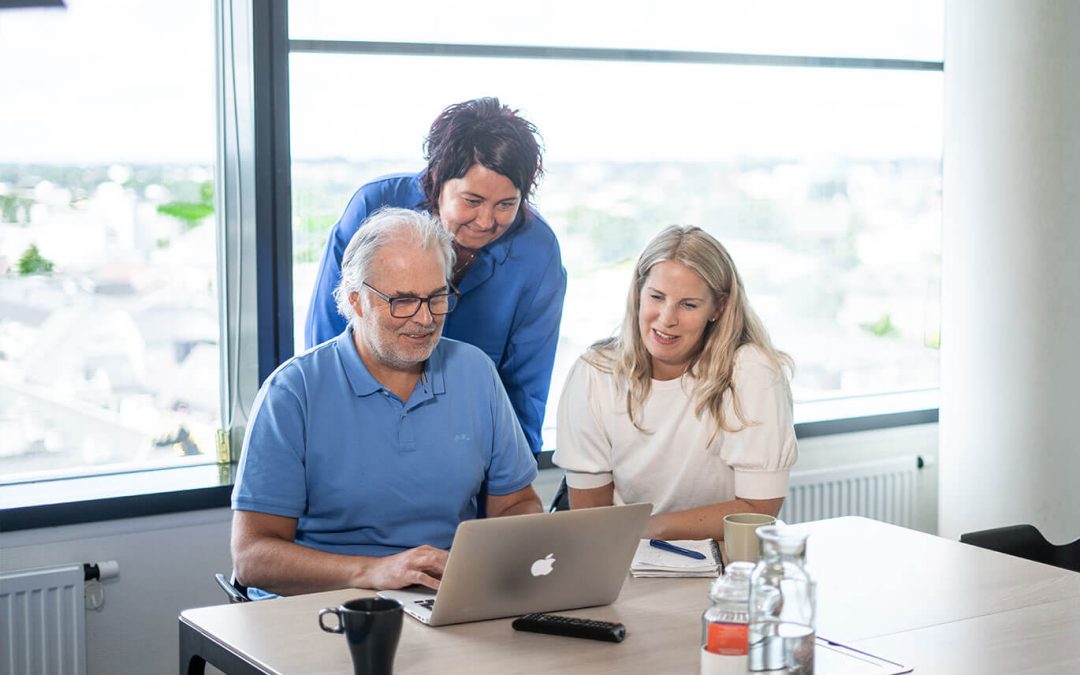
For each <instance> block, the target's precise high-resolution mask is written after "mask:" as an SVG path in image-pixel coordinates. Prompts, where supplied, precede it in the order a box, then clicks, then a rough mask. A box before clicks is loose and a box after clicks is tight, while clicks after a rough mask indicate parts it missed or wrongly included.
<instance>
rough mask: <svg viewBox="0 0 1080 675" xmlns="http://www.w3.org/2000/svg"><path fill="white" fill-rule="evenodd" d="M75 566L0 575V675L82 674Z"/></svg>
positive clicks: (82, 617)
mask: <svg viewBox="0 0 1080 675" xmlns="http://www.w3.org/2000/svg"><path fill="white" fill-rule="evenodd" d="M84 575H85V572H84V569H83V566H82V565H81V564H73V565H65V566H63V567H50V568H45V569H37V570H25V571H20V572H5V573H3V574H0V675H38V674H39V673H42V674H47V675H85V673H86V609H85V604H84V600H83V592H84V581H83V580H84V578H85V576H84Z"/></svg>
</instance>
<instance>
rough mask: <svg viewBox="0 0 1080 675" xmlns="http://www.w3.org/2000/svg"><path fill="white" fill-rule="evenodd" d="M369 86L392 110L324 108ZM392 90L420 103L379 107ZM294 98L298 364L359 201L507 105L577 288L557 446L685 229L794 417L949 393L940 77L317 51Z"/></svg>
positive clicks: (565, 332) (556, 388)
mask: <svg viewBox="0 0 1080 675" xmlns="http://www.w3.org/2000/svg"><path fill="white" fill-rule="evenodd" d="M361 80H362V81H363V82H364V89H365V90H366V91H373V92H381V93H380V95H379V100H380V102H381V105H369V104H365V101H364V100H362V99H361V96H360V95H359V94H357V95H356V100H350V94H349V93H348V92H344V93H343V92H342V89H343V88H342V87H340V86H338V87H337V91H336V92H335V104H334V105H326V104H325V103H326V99H325V96H324V93H325V92H326V91H328V90H330V89H333V88H334V84H333V83H335V82H338V83H341V82H356V81H361ZM400 81H406V82H420V81H423V82H425V83H427V84H426V85H425V86H424V87H411V88H408V90H398V91H395V92H394V93H393V95H392V96H389V95H387V93H386V92H389V91H394V82H400ZM491 83H497V84H491ZM290 86H291V99H292V108H291V111H292V120H291V123H292V127H291V135H292V155H293V214H294V235H293V244H294V249H293V251H294V284H295V287H294V307H295V314H294V318H295V326H296V344H297V346H298V347H297V348H298V349H299V348H301V347H302V345H303V339H302V332H301V331H302V326H303V320H304V316H305V314H306V311H307V305H308V302H309V300H310V297H311V289H312V285H313V283H314V275H315V272H316V270H317V265H318V261H319V258H320V256H321V255H322V251H323V248H324V246H325V241H326V236H327V233H328V231H329V229H330V227H331V226H332V225H333V223H334V222H335V221H336V220H337V218H338V217H339V216H340V214H341V211H342V210H343V209H344V206H345V204H346V203H347V202H348V199H349V197H350V196H351V194H352V192H353V191H354V190H355V189H356V188H357V187H358V186H359V185H361V184H362V183H364V182H366V181H368V180H371V179H373V178H376V177H378V176H380V175H382V174H385V173H387V172H392V171H417V170H419V169H420V168H422V167H423V159H422V140H423V136H424V134H425V132H426V130H427V127H428V125H429V124H430V121H431V119H433V118H434V117H435V115H436V114H437V113H438V112H439V111H440V110H441V109H442V108H443V107H444V106H445V105H447V104H448V103H453V102H457V101H462V100H466V99H469V98H474V97H477V96H484V95H498V96H499V97H500V99H501V100H502V101H503V102H505V103H507V104H509V105H511V106H514V107H517V108H519V109H521V110H522V112H523V113H524V114H525V116H526V117H528V118H529V119H530V120H532V121H533V122H534V123H535V124H536V125H537V127H538V128H539V129H540V131H541V133H542V134H543V135H544V138H545V141H546V147H547V153H546V155H545V166H546V175H545V177H544V179H543V182H542V183H541V185H540V188H539V190H538V192H537V194H536V200H535V201H536V205H537V207H538V208H539V210H540V211H541V213H542V214H543V215H544V216H545V218H546V219H547V220H548V221H549V222H550V223H551V225H552V227H553V228H554V230H555V232H556V234H557V235H558V237H559V241H560V243H561V246H562V251H563V260H564V264H565V266H566V269H567V272H568V274H569V283H568V291H567V298H566V304H565V308H564V315H563V322H562V329H561V334H560V337H559V346H558V352H557V355H556V365H555V371H554V376H553V380H552V385H551V395H550V396H549V399H548V413H547V418H546V425H547V426H548V428H547V429H546V430H545V447H552V444H553V442H554V433H553V428H551V425H552V423H553V422H554V419H555V414H554V412H555V408H556V406H557V404H558V398H559V395H560V392H561V389H562V383H563V381H564V380H565V377H566V374H567V372H568V371H569V368H570V366H571V365H572V364H573V362H574V360H575V359H576V358H577V357H578V356H579V355H580V354H581V353H582V352H583V351H584V350H585V349H586V348H587V347H588V345H589V344H591V343H592V342H594V341H596V340H599V339H601V338H604V337H607V336H610V335H612V334H613V333H614V331H615V330H616V329H617V325H618V322H619V320H620V319H621V316H622V313H623V307H624V303H625V299H626V289H627V287H628V285H629V283H630V277H631V268H632V264H633V261H634V260H635V259H636V258H637V255H638V253H639V252H640V250H641V247H642V246H644V244H645V243H646V242H647V241H648V240H649V238H651V237H652V235H653V234H655V233H656V232H657V231H658V230H659V229H661V228H662V227H664V226H666V225H669V224H673V223H678V224H693V225H699V226H701V227H703V228H705V229H706V230H708V231H709V232H711V233H712V234H714V235H716V236H717V237H718V238H719V239H720V241H722V242H723V243H724V244H725V245H726V246H727V247H728V248H729V250H730V251H731V252H732V255H733V256H734V258H735V261H736V264H737V265H738V267H739V269H740V272H741V273H742V275H743V279H744V282H745V285H746V287H747V289H748V293H749V296H750V300H751V302H752V304H753V305H754V307H755V308H756V309H757V311H758V312H759V313H760V314H761V315H762V317H763V319H764V321H765V323H766V325H767V326H768V327H769V329H770V331H771V333H772V336H773V338H774V341H775V342H776V344H777V346H778V347H779V348H781V349H783V350H785V351H788V352H789V353H790V354H791V355H792V356H793V357H794V359H795V362H796V373H795V377H794V380H793V391H794V395H795V398H796V402H797V404H798V403H799V402H810V401H821V400H825V399H844V398H848V397H861V396H866V395H872V394H882V393H892V392H899V391H905V392H907V391H912V390H922V389H933V388H936V387H937V386H938V340H939V278H940V231H941V124H942V119H941V110H942V97H941V88H942V74H941V72H936V71H928V72H899V71H889V70H844V69H819V68H786V67H785V68H765V67H755V66H733V65H696V64H695V65H686V64H655V63H654V64H641V63H619V62H573V61H554V60H535V61H529V60H524V61H523V60H520V59H479V58H445V57H442V58H440V57H413V56H386V55H337V54H332V55H328V54H308V53H304V54H294V55H293V56H292V59H291V81H290ZM797 407H798V405H797Z"/></svg>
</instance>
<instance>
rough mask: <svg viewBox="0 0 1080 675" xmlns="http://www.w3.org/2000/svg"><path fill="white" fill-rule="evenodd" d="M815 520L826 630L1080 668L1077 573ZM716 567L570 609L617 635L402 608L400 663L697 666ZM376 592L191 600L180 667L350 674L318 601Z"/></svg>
mask: <svg viewBox="0 0 1080 675" xmlns="http://www.w3.org/2000/svg"><path fill="white" fill-rule="evenodd" d="M798 527H802V528H806V530H807V531H808V532H810V535H811V536H810V540H809V543H808V546H807V548H808V560H809V563H810V566H811V571H812V572H813V574H814V576H815V578H816V579H817V580H818V623H817V628H818V634H819V635H822V636H824V637H827V638H830V639H833V640H836V641H839V642H842V643H845V644H849V645H851V646H854V647H856V648H859V649H864V650H866V651H869V652H872V653H874V654H877V655H879V656H882V657H885V658H888V659H891V660H894V661H899V662H901V663H906V664H908V665H913V666H915V667H916V672H925V673H995V672H1000V673H1016V672H1062V673H1067V672H1080V649H1077V647H1076V641H1077V639H1078V638H1080V574H1077V573H1074V572H1069V571H1067V570H1061V569H1058V568H1055V567H1049V566H1047V565H1041V564H1038V563H1033V562H1028V561H1026V560H1021V559H1019V558H1014V557H1011V556H1006V555H1002V554H999V553H994V552H992V551H986V550H983V549H978V548H975V547H972V546H968V545H966V544H960V543H959V542H954V541H950V540H946V539H941V538H939V537H933V536H930V535H927V534H923V533H920V532H916V531H914V530H907V529H904V528H900V527H895V526H892V525H886V524H883V523H878V522H875V521H872V520H867V519H865V518H835V519H831V520H824V521H819V522H815V523H806V524H804V525H799V526H798ZM708 585H709V580H708V579H632V578H631V579H628V580H627V583H626V585H625V586H624V587H623V591H622V594H621V595H620V597H619V599H618V600H617V601H616V602H615V603H614V604H612V605H609V606H607V607H593V608H588V609H581V610H576V611H568V612H560V613H562V614H569V615H576V616H585V617H590V618H596V619H603V620H606V621H621V622H623V623H624V624H626V626H627V631H628V635H627V638H626V640H625V641H624V642H622V643H620V644H609V643H601V642H594V641H589V640H573V639H568V638H562V637H554V636H548V635H538V634H534V633H520V632H517V631H514V630H513V629H511V628H510V620H509V619H500V620H495V621H484V622H478V623H471V624H462V625H457V626H447V627H443V628H429V627H426V626H423V625H421V624H420V623H419V622H417V621H414V620H412V619H410V618H408V617H406V618H405V625H404V630H403V631H402V637H401V643H400V646H399V647H398V652H397V659H396V661H395V672H397V673H403V674H404V673H431V672H440V673H456V672H463V673H465V672H467V673H471V674H475V673H486V672H507V673H510V672H557V671H560V670H562V671H565V672H567V673H604V672H615V671H617V672H620V673H673V672H681V673H691V672H696V670H697V668H698V650H699V639H700V631H701V628H700V617H701V612H702V611H704V609H705V607H706V605H707V599H706V597H707V589H708ZM363 595H370V593H368V592H365V591H357V590H342V591H331V592H328V593H316V594H311V595H303V596H296V597H291V598H281V599H277V600H272V601H264V602H255V603H245V604H239V605H223V606H218V607H205V608H200V609H190V610H187V611H185V612H183V613H182V614H181V615H180V672H181V673H198V672H202V666H203V663H204V661H209V662H210V663H212V664H214V665H215V666H217V667H218V668H220V669H222V670H224V671H225V672H227V673H312V674H315V673H351V672H352V666H351V662H350V660H349V652H348V649H347V647H346V645H345V640H344V638H342V637H341V636H339V635H332V634H329V633H324V632H323V631H322V630H320V629H319V627H318V625H317V612H318V610H319V609H320V608H322V607H334V606H337V605H339V604H341V603H342V602H343V601H345V600H348V599H351V598H354V597H361V596H363Z"/></svg>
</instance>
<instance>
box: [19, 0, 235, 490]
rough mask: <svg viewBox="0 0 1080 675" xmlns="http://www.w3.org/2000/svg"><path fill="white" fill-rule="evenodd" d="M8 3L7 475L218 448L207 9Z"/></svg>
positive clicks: (122, 464) (70, 470)
mask: <svg viewBox="0 0 1080 675" xmlns="http://www.w3.org/2000/svg"><path fill="white" fill-rule="evenodd" d="M65 4H66V8H48V9H42V8H34V9H18V10H5V11H2V12H0V64H3V69H4V78H5V85H4V90H5V94H4V97H3V103H2V104H0V483H8V482H20V481H27V480H39V479H48V478H52V477H58V476H72V475H82V474H91V473H111V472H120V471H131V470H141V469H146V468H153V467H161V466H176V465H183V464H191V463H203V462H212V461H215V458H216V453H215V449H214V434H215V431H216V429H217V428H218V427H219V426H220V395H219V378H220V376H219V373H220V366H219V358H218V354H219V349H218V341H219V338H218V300H217V260H216V252H215V251H216V243H215V242H216V235H215V231H216V230H215V224H214V194H213V193H214V191H213V178H214V173H213V164H214V154H215V142H214V105H213V101H214V70H213V64H214V26H213V5H212V3H211V2H210V1H208V0H203V1H201V2H193V3H142V2H137V1H136V0H123V1H114V2H107V3H103V2H90V1H89V0H67V2H66V3H65Z"/></svg>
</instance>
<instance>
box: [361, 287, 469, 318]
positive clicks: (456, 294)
mask: <svg viewBox="0 0 1080 675" xmlns="http://www.w3.org/2000/svg"><path fill="white" fill-rule="evenodd" d="M360 284H361V285H362V286H364V287H365V288H367V289H368V290H369V291H371V292H372V293H374V294H375V295H377V296H379V297H380V298H382V299H383V300H385V301H386V303H387V304H388V305H390V316H392V317H394V318H395V319H411V318H413V317H414V316H416V315H417V314H418V313H419V312H420V308H421V307H423V306H424V305H425V304H426V305H427V308H428V312H430V313H431V315H432V316H445V315H447V314H449V313H450V312H452V311H454V308H455V307H457V303H458V300H459V299H461V291H459V290H458V289H457V288H455V287H454V284H452V283H450V282H449V281H448V282H446V287H447V288H448V289H450V290H448V291H446V292H445V293H435V294H433V295H429V296H427V297H426V298H422V297H420V296H418V295H399V296H397V297H390V296H389V295H387V294H386V293H383V292H382V291H380V290H379V289H377V288H375V287H374V286H372V285H371V284H369V283H368V282H366V281H361V282H360ZM440 297H445V298H446V311H445V312H436V311H435V309H434V308H433V307H432V306H431V301H432V300H434V299H435V298H440ZM412 301H417V302H416V309H414V310H413V311H412V313H411V314H404V315H402V314H395V313H394V306H395V304H398V305H399V306H400V303H401V302H412Z"/></svg>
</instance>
